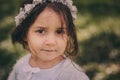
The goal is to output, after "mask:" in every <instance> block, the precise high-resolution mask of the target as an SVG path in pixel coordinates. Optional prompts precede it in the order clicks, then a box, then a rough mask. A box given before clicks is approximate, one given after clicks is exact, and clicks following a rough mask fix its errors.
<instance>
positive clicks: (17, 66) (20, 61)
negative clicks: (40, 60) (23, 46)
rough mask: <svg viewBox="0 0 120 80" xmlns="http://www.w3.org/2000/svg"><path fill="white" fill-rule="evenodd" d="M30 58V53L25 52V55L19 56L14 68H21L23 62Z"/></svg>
mask: <svg viewBox="0 0 120 80" xmlns="http://www.w3.org/2000/svg"><path fill="white" fill-rule="evenodd" d="M29 58H30V54H26V55H25V56H23V57H22V58H20V59H19V60H18V61H17V62H16V64H15V65H14V69H16V70H19V69H21V68H22V67H24V66H25V64H27V61H28V60H29Z"/></svg>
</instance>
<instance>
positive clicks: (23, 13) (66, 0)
mask: <svg viewBox="0 0 120 80" xmlns="http://www.w3.org/2000/svg"><path fill="white" fill-rule="evenodd" d="M46 1H50V2H51V3H53V2H56V3H62V4H63V5H66V6H68V8H69V9H70V11H71V14H72V17H73V19H74V20H75V19H76V13H77V8H76V6H74V5H73V1H72V0H33V2H32V4H25V5H24V8H20V11H19V14H18V15H17V16H16V17H15V22H16V25H17V26H18V25H19V24H20V23H21V22H22V21H23V20H24V19H25V18H26V17H27V16H28V14H29V13H30V12H31V11H32V9H33V8H34V7H35V6H36V5H37V4H42V3H45V2H46Z"/></svg>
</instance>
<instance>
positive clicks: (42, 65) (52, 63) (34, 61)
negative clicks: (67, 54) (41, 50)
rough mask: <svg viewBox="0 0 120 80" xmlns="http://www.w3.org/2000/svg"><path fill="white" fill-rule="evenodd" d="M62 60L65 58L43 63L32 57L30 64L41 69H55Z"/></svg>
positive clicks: (60, 57)
mask: <svg viewBox="0 0 120 80" xmlns="http://www.w3.org/2000/svg"><path fill="white" fill-rule="evenodd" d="M62 60H64V57H63V56H59V57H56V58H55V59H53V60H50V61H42V60H40V59H39V58H37V57H35V56H31V58H30V62H29V63H30V65H31V66H32V67H38V68H40V69H48V68H52V67H54V66H55V65H57V64H58V63H59V62H61V61H62Z"/></svg>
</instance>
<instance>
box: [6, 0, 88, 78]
mask: <svg viewBox="0 0 120 80" xmlns="http://www.w3.org/2000/svg"><path fill="white" fill-rule="evenodd" d="M76 12H77V10H76V7H75V6H73V4H72V1H71V0H25V1H24V3H23V4H22V6H21V8H20V11H19V14H18V15H17V16H16V17H15V21H16V25H17V27H16V28H15V30H14V31H13V33H12V41H13V43H16V42H19V43H20V44H22V45H23V47H24V48H25V49H26V50H28V51H29V52H30V53H29V54H27V55H25V56H24V57H23V58H21V59H20V60H18V62H17V63H16V64H15V66H14V68H13V70H12V72H11V74H10V75H9V77H8V80H89V78H88V77H87V76H86V74H85V73H84V72H83V70H82V69H81V68H80V67H79V66H78V65H77V64H75V63H74V62H73V61H72V60H71V57H73V56H76V55H77V52H78V43H77V38H76V33H75V26H74V23H73V21H74V20H75V18H76Z"/></svg>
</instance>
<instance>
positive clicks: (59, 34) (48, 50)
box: [26, 8, 67, 61]
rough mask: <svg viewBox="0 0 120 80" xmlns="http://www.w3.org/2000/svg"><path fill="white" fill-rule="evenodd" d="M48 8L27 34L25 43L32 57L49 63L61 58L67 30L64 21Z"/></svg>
mask: <svg viewBox="0 0 120 80" xmlns="http://www.w3.org/2000/svg"><path fill="white" fill-rule="evenodd" d="M61 21H62V20H61V18H60V16H59V15H58V14H57V13H56V12H55V11H53V10H52V9H50V8H46V9H45V10H44V11H43V12H42V13H40V15H39V16H38V18H37V19H36V20H35V22H34V23H33V25H32V26H31V27H30V29H29V31H28V34H27V38H26V40H27V43H28V46H29V48H30V51H31V53H32V55H34V56H36V57H38V58H39V59H40V60H43V61H49V60H53V59H55V58H58V57H59V56H61V55H62V54H63V53H64V51H65V49H66V45H67V30H66V25H65V22H64V20H63V21H62V22H61Z"/></svg>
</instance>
